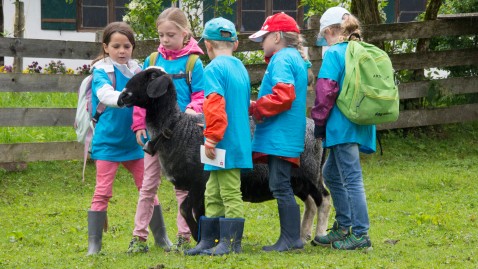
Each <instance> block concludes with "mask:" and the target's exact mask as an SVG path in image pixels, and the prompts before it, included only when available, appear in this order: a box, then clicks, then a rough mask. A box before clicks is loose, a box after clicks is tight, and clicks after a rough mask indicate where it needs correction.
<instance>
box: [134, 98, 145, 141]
mask: <svg viewBox="0 0 478 269" xmlns="http://www.w3.org/2000/svg"><path fill="white" fill-rule="evenodd" d="M131 130H133V132H135V134H136V142H137V143H138V144H139V145H140V146H144V143H143V139H146V138H147V136H146V109H144V108H141V107H137V106H135V107H133V124H131Z"/></svg>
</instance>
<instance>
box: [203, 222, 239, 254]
mask: <svg viewBox="0 0 478 269" xmlns="http://www.w3.org/2000/svg"><path fill="white" fill-rule="evenodd" d="M244 221H245V219H242V218H234V219H231V218H222V219H220V220H219V227H220V230H221V232H220V238H221V240H220V241H219V244H218V245H217V246H216V247H213V248H211V249H208V250H204V251H203V252H202V253H201V254H202V255H212V256H220V255H225V254H229V253H231V252H232V253H240V252H241V251H242V247H241V241H242V233H243V232H244Z"/></svg>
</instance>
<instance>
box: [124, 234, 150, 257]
mask: <svg viewBox="0 0 478 269" xmlns="http://www.w3.org/2000/svg"><path fill="white" fill-rule="evenodd" d="M148 250H149V247H148V243H146V241H141V239H139V237H137V236H135V237H133V239H132V240H131V242H130V243H129V247H128V251H127V253H146V252H148Z"/></svg>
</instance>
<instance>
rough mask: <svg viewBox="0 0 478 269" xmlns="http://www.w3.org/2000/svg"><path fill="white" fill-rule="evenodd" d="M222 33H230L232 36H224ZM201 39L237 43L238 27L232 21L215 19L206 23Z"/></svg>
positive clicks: (220, 18)
mask: <svg viewBox="0 0 478 269" xmlns="http://www.w3.org/2000/svg"><path fill="white" fill-rule="evenodd" d="M221 32H227V33H230V34H231V36H223V35H221ZM201 39H207V40H217V41H229V42H235V41H237V33H236V27H235V26H234V23H232V22H231V21H230V20H227V19H224V18H222V17H219V18H214V19H212V20H210V21H208V22H206V25H205V26H204V31H203V32H202V36H201Z"/></svg>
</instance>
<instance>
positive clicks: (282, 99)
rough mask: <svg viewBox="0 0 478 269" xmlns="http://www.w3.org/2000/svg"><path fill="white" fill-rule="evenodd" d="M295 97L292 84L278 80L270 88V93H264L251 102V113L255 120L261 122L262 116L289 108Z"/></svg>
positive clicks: (268, 115) (273, 114)
mask: <svg viewBox="0 0 478 269" xmlns="http://www.w3.org/2000/svg"><path fill="white" fill-rule="evenodd" d="M295 97H296V96H295V87H294V85H293V84H286V83H281V82H279V83H277V84H276V85H275V86H274V87H273V88H272V93H271V94H267V95H264V96H262V97H261V98H259V100H257V101H256V102H252V103H251V107H250V111H251V114H252V116H253V118H254V119H255V120H256V121H257V122H262V121H263V120H264V118H268V117H272V116H275V115H277V114H280V113H282V112H284V111H286V110H289V109H290V108H291V107H292V102H294V100H295Z"/></svg>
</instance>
